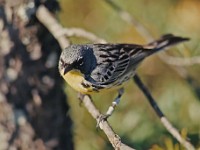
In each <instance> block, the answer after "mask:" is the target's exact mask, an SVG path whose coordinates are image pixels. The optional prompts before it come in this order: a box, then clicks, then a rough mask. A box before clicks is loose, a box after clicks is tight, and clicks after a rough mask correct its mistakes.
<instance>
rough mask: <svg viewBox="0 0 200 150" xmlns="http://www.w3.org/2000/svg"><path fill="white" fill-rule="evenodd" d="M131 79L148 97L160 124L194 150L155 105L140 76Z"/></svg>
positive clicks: (185, 145) (187, 147)
mask: <svg viewBox="0 0 200 150" xmlns="http://www.w3.org/2000/svg"><path fill="white" fill-rule="evenodd" d="M133 79H134V81H135V83H136V84H137V86H138V87H139V89H140V90H141V91H142V92H143V94H144V95H145V96H146V98H147V99H148V101H149V103H150V105H151V106H152V108H153V109H154V111H155V112H156V114H157V115H158V117H159V118H160V120H161V122H162V124H163V125H164V127H165V128H166V129H167V130H168V132H169V133H171V135H173V136H174V137H175V138H176V139H177V140H178V141H179V142H180V143H181V144H182V145H183V146H184V147H185V148H186V149H188V150H195V148H194V147H193V145H192V144H191V143H190V142H188V141H186V140H185V139H184V138H182V137H181V135H180V133H179V132H178V130H177V129H176V128H175V127H174V126H173V125H172V124H171V123H170V122H169V120H168V119H167V118H166V117H165V115H164V114H163V113H162V111H161V110H160V108H159V106H158V105H157V103H156V101H155V100H154V98H153V97H152V95H151V93H150V92H149V90H148V89H147V87H146V86H145V85H144V84H143V83H142V81H141V79H140V77H139V76H138V75H137V74H136V75H135V76H134V77H133Z"/></svg>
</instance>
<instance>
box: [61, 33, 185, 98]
mask: <svg viewBox="0 0 200 150" xmlns="http://www.w3.org/2000/svg"><path fill="white" fill-rule="evenodd" d="M187 40H189V39H188V38H183V37H178V36H174V35H172V34H167V35H164V36H162V37H161V38H160V39H158V40H156V41H154V42H152V43H149V44H147V45H137V44H83V45H80V44H77V45H70V46H69V47H67V48H66V49H64V50H63V52H62V53H61V56H60V60H59V72H60V74H61V76H62V77H63V78H64V79H65V80H66V81H67V83H68V84H69V85H70V86H71V87H73V88H74V89H75V90H76V91H78V92H80V93H82V94H90V93H92V92H101V91H103V90H108V89H116V88H118V89H120V88H122V87H123V83H124V82H125V81H128V80H129V79H130V78H132V77H133V76H134V75H135V71H136V69H137V67H138V65H139V64H140V63H141V62H142V61H143V60H144V59H145V58H146V57H148V56H150V55H152V54H154V53H156V52H158V51H160V50H163V49H165V48H167V47H169V46H172V45H174V44H178V43H180V42H184V41H187Z"/></svg>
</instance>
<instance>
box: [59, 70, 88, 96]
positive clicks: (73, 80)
mask: <svg viewBox="0 0 200 150" xmlns="http://www.w3.org/2000/svg"><path fill="white" fill-rule="evenodd" d="M62 77H63V78H64V79H65V81H66V82H67V83H68V84H69V85H70V86H71V87H72V88H74V89H75V90H76V91H78V92H81V93H83V94H89V93H91V90H92V89H91V88H85V87H83V85H82V84H81V83H82V82H83V81H84V80H85V79H84V75H83V74H82V73H81V72H80V71H77V70H71V71H69V72H67V73H66V74H65V75H63V74H62Z"/></svg>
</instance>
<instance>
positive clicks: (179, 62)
mask: <svg viewBox="0 0 200 150" xmlns="http://www.w3.org/2000/svg"><path fill="white" fill-rule="evenodd" d="M105 1H106V2H107V3H108V4H109V5H110V6H111V7H112V8H113V9H114V10H115V11H116V12H117V13H118V14H119V16H120V17H121V18H122V19H123V20H124V21H126V22H128V23H130V24H132V25H133V26H134V27H135V29H136V31H137V32H138V33H139V35H140V36H142V37H143V38H145V40H146V41H147V42H152V41H153V40H154V37H153V36H152V34H151V33H150V32H149V31H148V30H147V29H146V27H145V26H144V25H143V24H141V23H140V22H139V21H138V20H137V19H136V18H134V17H133V16H132V15H130V13H128V12H127V11H125V10H123V9H122V8H121V7H120V6H118V5H117V4H116V3H115V2H113V0H105ZM158 56H159V58H160V59H161V60H163V61H164V62H165V63H167V64H169V65H174V66H192V65H195V64H200V56H194V57H190V58H180V57H175V56H170V55H168V54H167V53H166V52H162V53H159V54H158Z"/></svg>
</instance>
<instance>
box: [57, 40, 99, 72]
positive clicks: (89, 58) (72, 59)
mask: <svg viewBox="0 0 200 150" xmlns="http://www.w3.org/2000/svg"><path fill="white" fill-rule="evenodd" d="M95 66H96V58H95V56H94V54H93V49H92V45H89V44H86V45H70V46H69V47H67V48H65V49H64V50H63V52H62V53H61V55H60V60H59V65H58V68H59V72H60V74H61V75H65V74H66V73H67V72H69V71H71V70H73V71H79V72H81V73H82V74H84V75H88V74H90V73H91V72H92V70H93V69H94V67H95Z"/></svg>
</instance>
